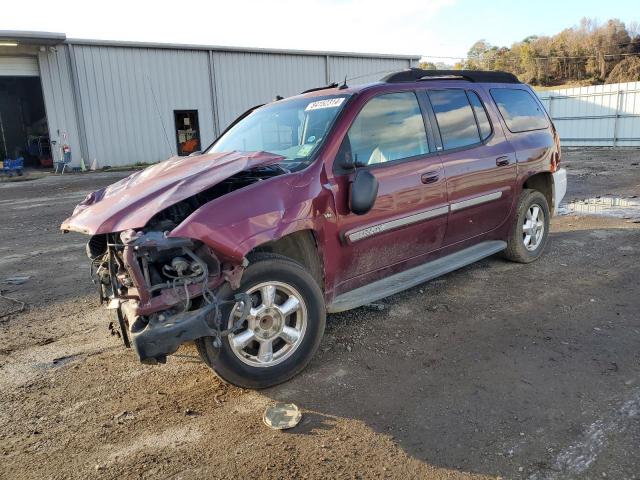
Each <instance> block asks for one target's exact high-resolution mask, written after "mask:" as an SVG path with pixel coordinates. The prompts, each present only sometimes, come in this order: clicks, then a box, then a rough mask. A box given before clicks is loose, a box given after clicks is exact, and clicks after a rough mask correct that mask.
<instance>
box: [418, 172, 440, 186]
mask: <svg viewBox="0 0 640 480" xmlns="http://www.w3.org/2000/svg"><path fill="white" fill-rule="evenodd" d="M439 178H440V175H438V172H427V173H423V174H422V175H421V176H420V181H422V183H424V184H425V185H426V184H429V183H436V182H437V181H438V179H439Z"/></svg>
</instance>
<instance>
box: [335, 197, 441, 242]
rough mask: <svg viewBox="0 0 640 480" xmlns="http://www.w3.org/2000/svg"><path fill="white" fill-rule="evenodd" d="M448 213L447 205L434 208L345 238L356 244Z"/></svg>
mask: <svg viewBox="0 0 640 480" xmlns="http://www.w3.org/2000/svg"><path fill="white" fill-rule="evenodd" d="M447 213H449V207H448V206H447V205H444V206H442V207H437V208H433V209H431V210H426V211H424V212H420V213H415V214H413V215H408V216H406V217H402V218H396V219H395V220H390V221H388V222H384V223H379V224H377V225H372V226H370V227H366V228H362V229H360V230H355V231H352V232H347V233H346V235H345V236H346V237H347V239H348V240H349V242H351V243H354V242H357V241H359V240H364V239H365V238H369V237H371V236H373V235H377V234H379V233H383V232H388V231H389V230H393V229H396V228H400V227H404V226H406V225H411V224H413V223H418V222H422V221H424V220H429V219H430V218H435V217H439V216H441V215H446V214H447Z"/></svg>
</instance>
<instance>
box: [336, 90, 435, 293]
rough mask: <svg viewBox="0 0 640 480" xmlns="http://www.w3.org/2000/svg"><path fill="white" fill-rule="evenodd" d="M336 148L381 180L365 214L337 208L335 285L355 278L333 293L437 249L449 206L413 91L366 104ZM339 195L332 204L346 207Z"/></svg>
mask: <svg viewBox="0 0 640 480" xmlns="http://www.w3.org/2000/svg"><path fill="white" fill-rule="evenodd" d="M429 128H430V126H429ZM429 131H430V130H429ZM432 145H433V144H432ZM342 148H350V150H351V156H352V158H353V159H354V161H356V162H357V164H358V167H357V168H358V169H367V170H369V171H370V172H371V173H372V174H373V175H375V177H376V178H377V179H378V182H379V188H378V197H377V199H376V202H375V205H374V207H373V209H372V210H371V211H370V212H368V213H367V214H365V215H355V214H354V213H351V212H349V211H347V210H342V211H340V210H341V209H338V214H337V224H338V228H339V232H340V236H341V238H342V248H341V249H340V255H341V272H340V277H341V278H340V279H338V282H337V283H341V282H342V283H344V282H345V281H347V280H349V279H354V278H356V277H357V279H356V280H353V281H351V282H349V285H348V288H347V286H345V285H343V288H340V287H339V290H350V289H352V288H356V287H357V286H359V285H362V284H364V283H368V282H369V281H372V280H374V279H376V278H377V277H379V276H381V275H383V273H382V272H383V271H389V269H390V270H394V269H402V268H403V265H404V264H405V262H406V261H407V260H409V259H411V258H414V257H419V256H420V255H423V254H425V253H428V252H430V251H433V250H436V249H437V248H439V247H440V246H441V244H442V239H443V237H444V232H445V227H446V220H447V210H448V208H447V199H446V188H445V181H444V171H443V167H442V162H441V160H440V157H439V156H438V155H437V153H436V152H435V148H433V146H431V147H430V142H429V141H428V134H427V128H426V126H425V118H424V116H423V109H422V108H421V106H420V102H419V101H418V98H417V96H416V93H415V92H414V91H403V92H394V93H384V94H380V95H377V96H375V97H373V98H371V99H370V100H368V101H367V102H366V103H365V104H364V106H363V107H362V108H361V110H360V111H359V113H358V114H357V115H356V116H355V118H354V120H353V122H352V123H351V126H350V127H349V130H348V132H347V134H346V135H345V137H344V139H343V142H342ZM353 175H354V174H353V173H350V174H346V175H344V176H343V179H346V178H345V177H347V178H349V177H353ZM338 196H339V198H336V203H337V204H338V205H340V204H346V202H348V197H347V195H346V191H344V190H343V191H341V192H338ZM385 269H387V270H385Z"/></svg>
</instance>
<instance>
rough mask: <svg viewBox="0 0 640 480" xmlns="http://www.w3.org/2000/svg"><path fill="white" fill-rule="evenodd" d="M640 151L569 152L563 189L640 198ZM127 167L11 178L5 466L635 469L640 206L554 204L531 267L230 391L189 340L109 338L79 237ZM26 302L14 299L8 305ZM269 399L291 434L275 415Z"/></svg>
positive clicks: (0, 357)
mask: <svg viewBox="0 0 640 480" xmlns="http://www.w3.org/2000/svg"><path fill="white" fill-rule="evenodd" d="M638 162H640V151H638V150H635V151H629V150H628V151H608V150H590V151H568V152H565V155H564V166H566V167H568V168H569V172H570V176H569V181H570V184H569V193H568V199H569V200H571V199H576V198H582V197H593V196H597V195H605V194H608V195H614V196H622V197H629V196H631V195H638V194H640V166H638ZM123 175H124V174H116V173H103V174H91V175H75V176H74V175H65V176H64V177H47V178H44V179H39V180H35V181H31V182H22V183H11V184H2V185H0V238H1V242H0V251H1V256H0V281H2V280H3V279H5V278H6V277H8V276H13V275H23V276H30V278H29V280H28V281H27V282H26V283H24V284H23V285H6V284H0V287H1V288H2V289H3V290H4V293H5V295H8V296H10V297H13V298H15V299H18V300H22V301H25V302H26V303H27V308H26V310H25V311H24V312H22V313H20V314H15V315H9V316H4V317H3V318H1V319H0V477H1V478H7V479H22V478H38V479H39V478H88V477H91V478H94V477H97V478H131V477H142V478H185V479H188V478H230V477H249V476H251V477H252V478H427V479H432V478H433V479H440V478H485V477H489V478H494V477H503V478H528V479H556V478H558V479H560V478H603V477H608V478H615V479H623V478H624V479H629V478H640V457H639V455H638V453H639V452H638V449H639V445H640V349H639V348H638V347H639V345H640V268H639V266H640V223H637V221H636V222H634V220H638V219H640V214H638V212H637V211H636V212H635V213H634V212H632V211H631V210H629V213H628V214H626V216H627V217H631V218H615V217H605V216H596V215H592V216H588V215H581V216H574V215H566V216H560V217H556V218H555V219H554V220H553V223H552V234H551V241H550V244H549V247H548V250H547V253H546V255H544V256H543V257H542V259H541V260H540V261H538V262H537V263H534V264H531V265H517V264H513V263H509V262H506V261H504V260H502V259H500V258H499V257H492V258H489V259H487V260H485V261H482V262H480V263H478V264H476V265H473V266H470V267H468V268H465V269H463V270H460V271H458V272H455V273H452V274H450V275H447V276H445V277H443V278H440V279H438V280H435V281H433V282H430V283H428V284H426V285H423V286H421V287H418V288H414V289H412V290H410V291H408V292H405V293H402V294H399V295H396V296H394V297H391V298H389V299H387V300H386V301H385V302H384V304H385V309H384V310H383V311H373V310H370V309H366V308H361V309H358V310H355V311H352V312H347V313H344V314H340V315H333V316H330V317H329V320H328V329H327V333H326V337H325V339H324V341H323V343H322V346H321V351H320V352H319V354H318V355H317V357H316V358H315V360H314V361H313V362H312V363H311V365H310V366H309V368H307V370H306V371H305V372H304V373H303V374H302V375H300V376H299V377H297V378H295V379H294V380H293V381H291V382H289V383H287V384H285V385H282V386H279V387H277V388H273V389H270V390H267V391H261V392H255V391H248V390H241V389H238V388H234V387H229V386H226V385H223V384H222V383H221V382H220V381H219V380H217V379H216V378H215V377H214V376H213V374H212V373H211V372H210V371H209V370H208V369H207V368H206V367H205V366H204V364H202V363H200V361H199V359H198V357H197V354H196V352H195V348H193V347H191V346H188V347H185V348H182V349H181V350H180V351H179V352H178V355H176V356H173V357H170V359H169V361H168V363H167V365H165V366H160V367H153V366H144V365H140V364H139V363H137V361H136V359H135V357H134V355H135V354H134V353H133V352H132V351H127V350H124V349H123V348H122V346H121V345H120V343H119V340H118V339H117V338H115V337H113V336H110V335H109V332H108V330H107V323H108V321H107V319H106V315H105V313H104V311H103V310H102V309H100V308H99V307H98V305H97V299H96V297H95V295H94V292H93V288H92V285H91V283H90V281H89V279H88V265H87V261H86V257H84V248H83V243H84V241H85V239H84V238H83V237H82V236H80V235H75V234H69V235H64V236H63V235H61V234H60V233H59V232H58V230H57V227H58V225H59V224H60V221H61V220H62V219H63V218H64V217H65V216H66V215H67V214H69V213H70V212H71V210H72V208H73V205H75V204H76V203H77V202H79V201H80V200H81V198H82V197H83V196H84V195H85V194H86V193H87V192H89V191H90V190H92V189H95V188H97V187H99V186H102V185H106V184H108V183H111V182H113V181H115V180H116V179H117V178H120V177H121V176H123ZM16 306H17V304H15V303H12V302H8V301H6V300H3V299H0V315H2V314H3V313H8V312H10V311H11V309H13V308H16ZM275 400H284V401H288V402H295V403H297V404H298V405H299V406H300V407H301V408H302V409H303V411H304V417H303V422H302V423H301V424H300V425H299V426H298V427H296V428H295V429H293V430H291V431H289V432H286V433H282V432H274V431H271V430H269V429H268V428H267V427H265V426H264V425H263V424H262V422H261V415H262V412H263V410H264V407H265V406H266V405H268V404H270V403H272V402H273V401H275Z"/></svg>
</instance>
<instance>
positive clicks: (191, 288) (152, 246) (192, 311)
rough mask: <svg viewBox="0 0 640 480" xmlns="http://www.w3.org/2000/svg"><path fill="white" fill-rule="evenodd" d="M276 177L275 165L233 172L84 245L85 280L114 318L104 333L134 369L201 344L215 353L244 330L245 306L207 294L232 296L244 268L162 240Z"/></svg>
mask: <svg viewBox="0 0 640 480" xmlns="http://www.w3.org/2000/svg"><path fill="white" fill-rule="evenodd" d="M282 173H285V171H284V170H283V169H282V167H280V166H278V165H270V166H263V167H258V168H254V169H252V170H250V171H242V172H239V173H237V174H236V175H233V176H232V177H229V178H227V179H226V180H224V181H222V182H220V183H218V184H216V185H215V186H213V187H211V188H209V189H207V190H205V191H203V192H200V193H197V194H195V195H193V196H191V197H189V198H187V199H185V200H182V201H180V202H178V203H176V204H174V205H171V206H170V207H168V208H166V209H164V210H162V211H160V212H158V213H157V214H156V215H154V216H153V217H152V218H151V219H150V220H149V222H148V224H147V225H146V226H145V227H144V228H142V229H140V230H126V231H123V232H117V233H107V234H98V235H94V236H92V237H91V239H90V240H89V242H88V243H87V256H88V257H89V258H90V259H91V277H92V279H93V281H94V283H95V284H96V285H97V286H98V289H99V295H100V301H101V303H107V308H109V309H110V310H112V311H114V312H115V315H116V316H117V323H118V325H117V329H116V328H115V327H116V326H115V325H114V322H112V324H111V325H110V329H111V330H112V332H113V333H115V334H117V335H119V336H121V338H122V340H123V342H124V344H125V345H126V346H127V347H129V346H131V345H133V347H134V348H135V350H136V352H137V353H138V355H139V357H140V361H141V362H143V363H150V364H155V363H164V362H165V361H166V356H167V355H169V354H171V353H174V352H175V351H176V350H177V349H178V347H179V346H180V345H181V344H182V343H185V342H187V341H191V340H195V339H197V338H201V337H212V341H213V342H214V345H216V344H218V345H219V342H220V339H221V337H223V336H225V335H228V334H229V333H233V331H234V330H235V329H237V328H239V327H240V325H241V324H242V323H243V322H244V320H245V318H246V316H247V314H248V311H249V309H250V308H251V299H250V298H249V297H248V296H247V295H244V294H239V295H236V296H235V297H234V298H233V299H231V300H226V301H225V300H221V299H218V298H217V296H216V294H215V293H214V292H215V291H216V290H217V289H218V288H219V287H220V286H221V285H222V284H223V283H224V282H229V284H230V285H231V287H232V288H233V289H236V288H238V286H239V284H240V278H241V276H242V272H243V270H244V268H245V267H246V266H247V264H248V263H247V261H246V260H244V261H243V263H242V264H235V265H234V264H231V263H225V262H223V261H221V260H220V259H219V258H218V256H216V253H215V252H213V251H212V250H211V249H210V248H209V247H208V246H207V245H205V244H203V243H202V242H200V241H197V240H192V239H189V238H175V237H168V236H167V234H168V233H169V232H170V231H171V230H173V229H174V228H175V227H176V226H177V225H179V224H180V223H181V222H182V221H184V220H185V219H186V218H187V217H188V216H189V215H191V214H192V213H193V212H195V211H196V210H197V209H198V208H199V207H201V206H202V205H204V204H206V203H208V202H210V201H212V200H214V199H216V198H218V197H220V196H222V195H224V194H227V193H230V192H232V191H234V190H237V189H240V188H243V187H246V186H248V185H251V184H253V183H255V182H257V181H261V180H263V179H265V178H270V177H272V176H275V175H280V174H282ZM224 304H234V306H233V309H234V312H235V314H234V319H235V320H234V322H235V323H234V325H231V326H229V325H228V324H227V319H225V320H224V321H223V319H222V318H221V314H220V307H221V306H222V305H224Z"/></svg>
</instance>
